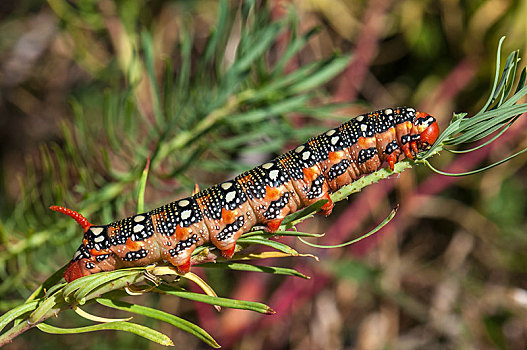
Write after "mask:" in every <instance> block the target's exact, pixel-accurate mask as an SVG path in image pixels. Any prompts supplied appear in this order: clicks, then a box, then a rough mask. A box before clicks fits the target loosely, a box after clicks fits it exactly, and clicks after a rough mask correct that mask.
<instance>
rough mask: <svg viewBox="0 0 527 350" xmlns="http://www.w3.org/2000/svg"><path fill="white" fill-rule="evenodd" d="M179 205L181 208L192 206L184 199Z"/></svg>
mask: <svg viewBox="0 0 527 350" xmlns="http://www.w3.org/2000/svg"><path fill="white" fill-rule="evenodd" d="M178 204H179V206H181V207H186V206H187V205H189V204H190V202H189V201H188V200H186V199H183V200H182V201H179V202H178Z"/></svg>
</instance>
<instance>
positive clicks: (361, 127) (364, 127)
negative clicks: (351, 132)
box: [360, 124, 368, 131]
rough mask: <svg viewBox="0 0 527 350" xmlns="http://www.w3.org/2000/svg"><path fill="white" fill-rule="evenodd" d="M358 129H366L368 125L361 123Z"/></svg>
mask: <svg viewBox="0 0 527 350" xmlns="http://www.w3.org/2000/svg"><path fill="white" fill-rule="evenodd" d="M360 129H361V130H362V131H366V130H368V125H366V124H361V125H360Z"/></svg>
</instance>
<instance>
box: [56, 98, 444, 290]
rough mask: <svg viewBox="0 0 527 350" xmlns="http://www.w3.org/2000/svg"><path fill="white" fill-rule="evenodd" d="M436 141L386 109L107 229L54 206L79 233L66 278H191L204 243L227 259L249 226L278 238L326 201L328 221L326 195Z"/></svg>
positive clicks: (430, 128) (431, 127)
mask: <svg viewBox="0 0 527 350" xmlns="http://www.w3.org/2000/svg"><path fill="white" fill-rule="evenodd" d="M438 135H439V126H438V125H437V122H436V120H435V118H434V117H432V116H430V115H428V114H427V113H423V112H416V110H415V109H413V108H401V107H399V108H387V109H383V110H378V111H375V112H371V113H367V114H363V115H360V116H357V117H356V118H354V119H351V120H350V121H348V122H346V123H344V124H342V125H340V126H339V127H337V128H334V129H331V130H329V131H327V132H325V133H323V134H321V135H318V136H315V137H313V138H311V139H309V140H308V141H307V142H306V143H304V144H302V145H300V146H298V147H297V148H295V149H294V150H291V151H289V152H287V153H284V154H282V155H280V156H278V157H277V158H275V159H273V160H270V161H269V162H267V163H264V164H262V165H260V166H257V167H256V168H254V169H251V170H249V171H246V172H245V173H243V174H241V175H239V176H237V177H236V178H234V179H232V180H229V181H225V182H223V183H221V184H218V185H215V186H212V187H210V188H207V189H205V190H203V191H200V192H198V193H196V194H194V195H192V196H191V197H187V198H184V199H180V200H178V201H175V202H172V203H169V204H166V205H164V206H162V207H160V208H157V209H154V210H152V211H150V212H147V213H143V214H138V215H135V216H131V217H128V218H126V219H122V220H120V221H116V222H113V223H111V224H108V225H102V226H97V225H92V224H90V223H89V222H88V220H87V219H86V218H84V217H83V216H82V215H80V214H79V213H77V212H75V211H73V210H70V209H66V208H63V207H56V206H53V207H51V209H53V210H56V211H59V212H62V213H64V214H67V215H69V216H71V217H72V218H73V219H75V220H76V221H77V222H78V223H79V224H80V225H81V226H82V228H83V230H84V239H83V241H82V244H81V246H80V247H79V249H78V250H77V251H76V252H75V255H74V256H73V259H72V260H71V262H70V263H69V265H68V266H67V268H66V271H65V273H64V278H65V279H66V281H67V282H70V281H73V280H75V279H77V278H80V277H82V276H86V275H90V274H93V273H97V272H100V271H110V270H115V269H118V268H122V267H130V266H144V265H148V264H151V263H154V262H159V261H168V262H169V263H171V264H172V265H174V266H175V267H177V268H178V270H179V271H180V272H182V273H184V272H188V271H189V270H190V258H191V254H192V252H193V251H194V249H196V247H198V246H200V245H202V244H204V243H205V242H211V243H212V244H214V245H215V246H216V247H217V248H218V249H220V250H221V252H222V255H223V256H224V257H226V258H231V257H232V255H233V254H234V249H235V247H236V240H237V239H238V238H239V237H240V235H242V234H243V233H245V232H248V231H250V230H251V229H252V228H253V227H254V226H256V225H263V226H264V227H265V229H266V230H267V231H269V232H275V231H276V230H277V229H278V227H279V226H280V223H281V222H282V220H283V219H284V218H285V216H286V215H288V214H291V213H294V212H295V211H297V210H300V209H302V208H304V207H307V206H309V205H310V204H312V203H315V202H317V201H319V200H321V199H327V200H328V202H327V203H326V204H325V205H324V206H323V207H322V209H321V213H322V214H324V215H329V214H330V213H331V211H332V209H333V203H332V202H331V199H330V197H329V195H330V193H333V192H336V191H337V190H339V189H340V188H341V187H343V186H345V185H347V184H349V183H351V182H353V181H354V180H356V179H357V178H359V177H360V176H361V175H363V174H367V173H371V172H373V171H376V170H377V169H379V168H380V167H381V165H382V164H383V163H384V162H387V163H388V165H389V166H390V168H391V169H392V170H393V167H394V164H395V163H396V162H397V161H398V160H399V158H400V157H401V156H403V155H404V156H406V157H408V158H413V155H414V154H416V153H417V152H419V151H421V150H425V149H427V148H428V147H429V146H430V145H432V144H433V143H434V142H435V140H436V139H437V137H438Z"/></svg>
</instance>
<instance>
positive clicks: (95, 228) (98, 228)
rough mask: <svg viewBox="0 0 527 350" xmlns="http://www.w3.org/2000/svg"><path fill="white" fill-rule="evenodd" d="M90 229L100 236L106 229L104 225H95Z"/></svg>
mask: <svg viewBox="0 0 527 350" xmlns="http://www.w3.org/2000/svg"><path fill="white" fill-rule="evenodd" d="M90 231H91V232H93V234H94V235H95V236H98V235H100V234H101V233H102V231H104V229H103V228H102V227H93V228H90Z"/></svg>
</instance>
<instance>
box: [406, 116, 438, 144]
mask: <svg viewBox="0 0 527 350" xmlns="http://www.w3.org/2000/svg"><path fill="white" fill-rule="evenodd" d="M438 136H439V125H438V124H437V121H436V119H435V118H434V117H432V116H431V115H429V114H428V113H424V112H417V113H416V114H415V119H414V122H413V128H412V141H411V147H412V150H413V151H414V152H415V153H417V152H418V151H419V150H426V149H428V148H430V146H432V145H433V144H434V142H435V141H436V140H437V137H438Z"/></svg>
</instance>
